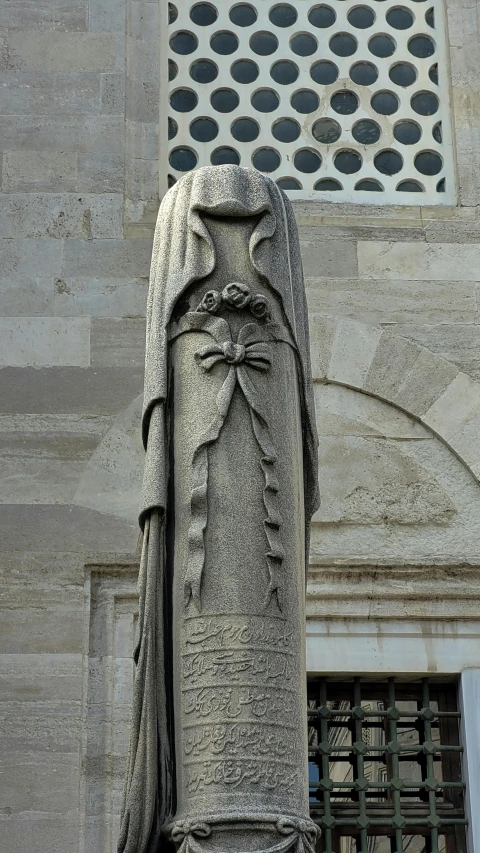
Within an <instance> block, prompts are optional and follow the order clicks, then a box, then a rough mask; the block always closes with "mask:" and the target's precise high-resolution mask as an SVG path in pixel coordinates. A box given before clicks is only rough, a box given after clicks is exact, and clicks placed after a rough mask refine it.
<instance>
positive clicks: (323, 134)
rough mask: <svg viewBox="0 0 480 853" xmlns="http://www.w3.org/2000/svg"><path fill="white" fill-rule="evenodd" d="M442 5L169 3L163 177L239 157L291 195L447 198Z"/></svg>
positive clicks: (450, 182) (449, 148) (267, 0)
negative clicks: (166, 169) (166, 165)
mask: <svg viewBox="0 0 480 853" xmlns="http://www.w3.org/2000/svg"><path fill="white" fill-rule="evenodd" d="M444 5H445V4H444V0H401V2H400V0H382V1H381V0H364V2H362V3H359V2H358V0H324V2H320V0H296V2H295V3H293V2H290V3H284V2H278V0H256V2H255V3H251V2H238V0H228V2H227V0H221V2H220V0H209V2H198V0H175V2H173V3H169V4H168V8H169V28H168V43H169V50H168V62H169V83H168V97H169V106H170V109H169V120H168V137H169V143H168V163H169V183H170V184H172V183H174V182H175V181H176V180H177V179H178V178H179V177H180V176H181V175H182V174H184V173H185V172H188V171H190V170H191V169H194V168H196V167H197V166H205V165H208V164H210V163H211V164H213V165H221V164H224V163H236V164H240V165H242V166H252V165H253V166H254V167H255V168H256V169H258V170H259V171H260V172H265V173H267V174H269V175H270V176H271V177H272V179H273V180H274V181H276V182H277V183H278V184H279V186H281V187H282V189H284V190H285V191H286V192H287V193H288V194H289V195H290V196H291V198H292V199H320V200H331V201H343V202H359V203H360V202H361V203H374V204H415V205H418V204H452V203H453V201H454V198H455V193H454V168H453V145H452V138H451V126H450V105H449V80H448V62H447V40H446V19H445V8H444Z"/></svg>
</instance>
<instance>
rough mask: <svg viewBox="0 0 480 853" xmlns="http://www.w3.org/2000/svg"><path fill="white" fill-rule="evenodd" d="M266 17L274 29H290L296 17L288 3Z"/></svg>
mask: <svg viewBox="0 0 480 853" xmlns="http://www.w3.org/2000/svg"><path fill="white" fill-rule="evenodd" d="M268 17H269V18H270V21H271V22H272V24H273V25H274V26H275V27H291V26H293V24H294V23H295V21H296V20H297V17H298V15H297V12H296V10H295V9H294V8H293V6H290V5H289V4H288V3H281V4H280V5H278V6H274V7H273V9H270V13H269V16H268ZM259 171H261V172H262V171H264V170H263V169H260V170H259Z"/></svg>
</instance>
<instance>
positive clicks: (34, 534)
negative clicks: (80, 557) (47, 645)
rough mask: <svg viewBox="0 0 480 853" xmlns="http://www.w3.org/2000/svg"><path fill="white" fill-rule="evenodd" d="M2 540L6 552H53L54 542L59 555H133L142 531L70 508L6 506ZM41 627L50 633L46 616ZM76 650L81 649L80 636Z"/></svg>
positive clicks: (0, 512) (0, 523)
mask: <svg viewBox="0 0 480 853" xmlns="http://www.w3.org/2000/svg"><path fill="white" fill-rule="evenodd" d="M19 531H21V537H19ZM0 536H1V539H2V545H3V548H4V550H6V551H21V552H24V551H42V550H43V551H49V550H50V549H51V547H52V542H54V543H55V545H56V547H57V548H58V550H59V551H77V552H80V553H83V554H85V553H89V552H91V551H92V545H93V546H94V549H95V550H97V551H103V552H105V553H117V552H118V553H119V554H121V553H122V552H123V553H129V554H130V553H131V552H132V551H135V548H136V544H137V539H138V529H137V524H136V523H132V524H128V523H127V522H126V521H125V520H124V519H123V518H122V519H121V518H117V517H115V516H110V515H108V514H107V513H98V512H95V511H94V510H90V509H84V508H82V507H80V506H72V505H70V504H64V505H52V504H36V505H35V506H25V505H21V504H8V505H7V504H4V505H3V506H1V507H0ZM80 617H81V611H80ZM13 618H14V617H13V615H12V620H13ZM38 624H39V626H40V627H41V630H42V631H47V630H48V625H46V623H45V614H39V616H38ZM5 630H7V628H5ZM9 630H10V629H9ZM72 648H73V650H75V651H76V650H78V649H79V648H81V642H80V635H77V639H76V641H75V643H74V645H73V647H72ZM37 650H38V647H37ZM51 650H52V651H55V650H56V649H55V647H52V649H51ZM20 651H21V649H20ZM66 651H68V650H66Z"/></svg>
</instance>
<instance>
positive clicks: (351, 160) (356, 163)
mask: <svg viewBox="0 0 480 853" xmlns="http://www.w3.org/2000/svg"><path fill="white" fill-rule="evenodd" d="M333 162H334V164H335V168H336V169H338V171H339V172H342V174H343V175H354V174H355V172H358V171H359V169H361V168H362V158H361V157H360V154H358V152H357V151H339V153H338V154H337V155H336V156H335V159H334V161H333Z"/></svg>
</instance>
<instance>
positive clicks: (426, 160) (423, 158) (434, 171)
mask: <svg viewBox="0 0 480 853" xmlns="http://www.w3.org/2000/svg"><path fill="white" fill-rule="evenodd" d="M414 164H415V168H416V169H417V171H418V172H420V174H421V175H438V173H439V172H441V171H442V166H443V161H442V158H441V157H440V156H439V155H438V154H435V153H434V152H433V151H420V153H419V154H417V156H416V157H415V160H414Z"/></svg>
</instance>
